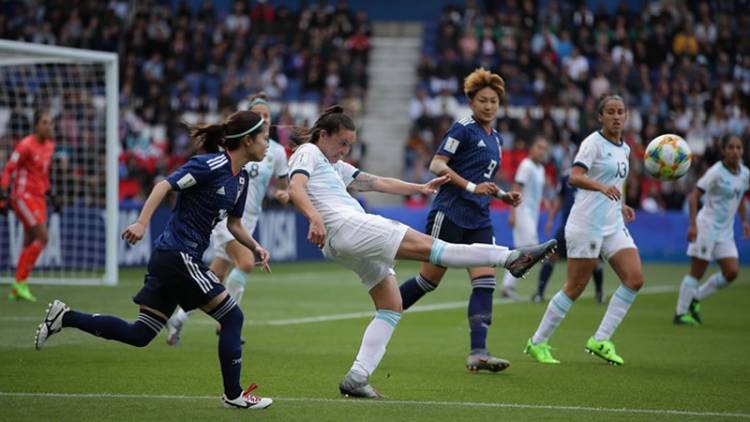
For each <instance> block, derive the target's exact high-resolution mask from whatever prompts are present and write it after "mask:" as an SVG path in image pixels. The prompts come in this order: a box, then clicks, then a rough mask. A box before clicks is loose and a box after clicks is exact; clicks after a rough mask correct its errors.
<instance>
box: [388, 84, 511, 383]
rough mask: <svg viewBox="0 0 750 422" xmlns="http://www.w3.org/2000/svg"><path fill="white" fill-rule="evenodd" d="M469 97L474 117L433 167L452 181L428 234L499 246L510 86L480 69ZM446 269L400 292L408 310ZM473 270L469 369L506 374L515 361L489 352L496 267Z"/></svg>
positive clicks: (451, 135) (423, 275)
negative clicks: (493, 214) (496, 224)
mask: <svg viewBox="0 0 750 422" xmlns="http://www.w3.org/2000/svg"><path fill="white" fill-rule="evenodd" d="M464 94H465V95H466V97H467V98H468V99H469V107H471V111H472V115H471V117H467V118H465V119H462V120H459V121H457V122H455V123H453V126H451V128H450V129H449V130H448V132H447V133H446V134H445V137H444V139H443V142H442V143H441V144H440V146H439V147H438V149H437V152H436V153H435V156H434V157H433V158H432V162H431V163H430V170H431V171H432V172H433V173H435V174H436V175H439V176H443V175H448V176H450V183H449V184H446V185H444V186H442V187H441V188H440V191H439V192H438V194H437V196H436V197H435V201H433V203H432V209H431V210H430V213H429V215H428V216H427V228H426V230H425V233H429V234H430V235H431V236H432V237H434V238H435V239H440V240H443V241H446V242H452V243H459V244H471V243H484V244H488V245H494V243H495V236H494V230H493V228H492V221H491V220H490V197H492V196H498V194H499V189H498V187H497V186H496V185H495V182H494V180H495V173H497V169H498V167H499V165H500V162H501V160H502V149H501V147H502V143H503V140H502V138H501V137H500V134H498V133H497V131H496V130H495V129H494V128H493V126H494V124H495V119H496V118H497V109H498V107H499V105H500V99H501V98H503V96H504V94H505V82H504V81H503V79H502V78H501V77H500V75H497V74H494V73H491V72H489V71H487V70H485V69H477V70H475V71H474V72H472V73H471V74H470V75H469V76H467V77H466V79H465V80H464ZM501 198H502V199H503V200H504V201H505V202H506V203H509V204H511V205H514V206H515V205H518V203H519V202H520V201H521V195H520V194H519V193H517V192H512V193H508V194H505V193H503V195H502V196H501ZM446 271H447V268H446V267H444V266H440V265H436V264H433V263H431V262H424V263H422V266H421V267H420V269H419V274H417V276H416V277H412V278H410V279H409V280H407V281H405V282H404V283H403V284H402V285H401V287H400V288H399V290H400V291H401V298H402V300H403V308H404V309H409V308H410V307H411V306H412V305H413V304H414V303H416V302H417V301H418V300H419V299H421V298H422V297H423V296H424V295H425V294H427V293H429V292H431V291H433V290H435V289H436V288H437V286H438V285H440V282H441V281H442V279H443V276H444V275H445V272H446ZM467 271H468V275H469V280H470V281H471V287H472V289H471V296H469V304H468V309H467V317H468V320H469V337H470V349H469V356H468V357H467V358H466V367H467V368H468V369H469V370H470V371H478V370H488V371H492V372H498V371H502V370H504V369H505V368H507V367H508V366H509V365H510V362H508V361H507V360H505V359H501V358H497V357H495V356H493V355H492V354H491V353H490V352H489V351H488V349H487V332H488V330H489V326H490V324H492V295H493V293H494V291H495V269H494V268H493V267H492V266H482V267H470V268H467Z"/></svg>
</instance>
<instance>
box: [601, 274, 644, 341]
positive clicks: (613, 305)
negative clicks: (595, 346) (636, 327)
mask: <svg viewBox="0 0 750 422" xmlns="http://www.w3.org/2000/svg"><path fill="white" fill-rule="evenodd" d="M637 294H638V292H637V291H635V290H633V289H629V288H627V287H625V286H624V285H620V287H618V288H617V290H615V294H613V295H612V298H611V299H610V300H609V306H607V312H606V313H605V314H604V318H602V322H601V324H599V328H598V329H597V330H596V333H595V334H594V339H595V340H596V341H604V340H609V339H610V337H612V334H614V332H615V330H616V329H617V326H619V325H620V323H621V322H622V319H623V318H625V315H626V314H627V313H628V310H629V309H630V305H632V304H633V302H634V301H635V297H636V295H637Z"/></svg>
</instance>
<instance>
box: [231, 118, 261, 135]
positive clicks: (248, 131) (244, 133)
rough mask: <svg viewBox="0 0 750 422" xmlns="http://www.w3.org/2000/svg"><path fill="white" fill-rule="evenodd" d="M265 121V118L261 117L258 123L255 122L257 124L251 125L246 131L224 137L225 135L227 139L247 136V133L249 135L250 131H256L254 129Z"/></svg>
mask: <svg viewBox="0 0 750 422" xmlns="http://www.w3.org/2000/svg"><path fill="white" fill-rule="evenodd" d="M263 123H265V122H264V121H263V119H260V121H259V122H258V123H256V124H255V126H253V127H251V128H250V129H248V130H246V131H244V132H242V133H238V134H236V135H224V137H225V138H226V139H233V138H239V137H242V136H245V135H247V134H248V133H250V132H252V131H254V130H255V129H257V128H259V127H260V125H262V124H263Z"/></svg>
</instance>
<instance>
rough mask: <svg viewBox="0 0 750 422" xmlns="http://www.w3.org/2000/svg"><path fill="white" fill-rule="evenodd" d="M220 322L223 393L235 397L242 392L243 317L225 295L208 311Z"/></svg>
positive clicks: (229, 297) (235, 305)
mask: <svg viewBox="0 0 750 422" xmlns="http://www.w3.org/2000/svg"><path fill="white" fill-rule="evenodd" d="M209 314H210V315H211V316H212V317H213V318H214V319H215V320H216V321H218V322H219V324H221V332H220V333H219V364H220V365H221V377H222V379H223V380H224V395H225V396H227V398H228V399H230V400H231V399H236V398H237V397H239V395H240V394H241V393H242V386H241V385H240V374H241V372H242V340H241V338H242V323H243V322H244V319H245V317H244V316H243V315H242V311H241V310H240V308H239V306H237V302H235V301H234V299H232V297H231V296H229V295H227V297H226V298H225V299H224V300H223V301H222V302H221V303H220V304H219V305H217V306H216V308H214V309H213V310H212V311H211V312H210V313H209Z"/></svg>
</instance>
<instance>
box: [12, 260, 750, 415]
mask: <svg viewBox="0 0 750 422" xmlns="http://www.w3.org/2000/svg"><path fill="white" fill-rule="evenodd" d="M416 270H417V266H416V265H414V264H404V263H400V264H399V266H398V267H397V271H398V273H399V280H404V279H405V278H407V277H409V276H411V275H412V274H414V273H415V271H416ZM685 270H686V267H685V266H677V265H655V264H650V265H647V266H646V268H645V273H646V287H645V288H644V291H642V293H641V294H640V295H639V297H638V299H637V300H636V303H635V305H634V306H633V308H632V309H631V311H630V314H629V315H628V317H627V318H626V319H625V321H624V322H623V324H622V325H621V326H620V328H619V329H618V331H617V332H616V334H615V336H614V340H615V342H616V344H617V346H618V349H617V350H618V352H619V354H620V355H621V356H623V357H624V359H625V365H624V366H622V367H612V366H609V365H607V364H605V363H604V362H603V361H600V360H598V359H596V358H594V357H591V356H589V355H587V354H585V353H584V352H583V349H584V344H585V341H586V339H587V338H588V337H589V336H590V335H592V334H593V332H594V331H595V329H596V327H597V325H598V323H599V321H600V319H601V317H602V315H603V314H604V311H605V306H603V305H599V304H596V303H595V301H594V300H593V298H592V297H591V295H590V294H589V295H586V294H585V296H584V297H582V298H581V299H580V300H579V301H578V302H577V303H576V305H575V306H574V307H573V309H572V311H571V312H570V314H569V315H568V317H567V319H566V320H565V321H564V322H563V324H562V326H561V327H560V329H559V330H558V331H557V333H556V334H555V336H554V337H553V338H552V340H551V342H550V343H551V344H552V345H553V346H554V347H555V348H556V350H555V351H554V353H555V356H556V357H557V358H558V359H560V360H561V361H562V364H561V365H558V366H545V365H542V364H538V363H535V362H533V361H532V360H531V359H530V358H529V357H527V356H525V355H524V354H523V353H522V349H523V347H524V345H525V342H526V339H527V338H528V337H529V336H530V335H531V334H532V333H533V331H534V330H535V329H536V326H537V324H538V322H539V320H540V318H541V316H542V313H543V312H544V309H545V305H539V304H533V303H530V302H523V303H506V302H503V301H501V300H497V304H496V305H495V308H494V321H493V325H492V328H491V330H490V336H489V345H490V349H491V350H492V352H493V353H495V354H496V355H499V356H502V357H505V358H507V359H509V360H510V361H511V362H512V366H511V367H510V368H509V369H508V370H507V371H505V372H501V373H498V374H489V373H480V374H472V373H469V372H468V371H466V369H465V368H464V366H463V365H464V359H465V357H466V353H467V351H468V328H467V322H466V316H465V314H466V306H465V304H466V300H467V298H468V294H469V290H470V289H469V283H468V281H467V276H466V273H465V272H464V271H458V270H452V271H450V272H449V273H448V275H447V278H446V279H445V280H444V281H443V283H442V284H441V287H440V288H439V289H438V290H437V291H436V292H434V293H432V294H430V295H429V296H428V297H426V298H425V299H424V300H423V301H422V302H420V303H419V305H420V306H419V307H418V308H417V309H414V310H413V311H409V312H407V313H406V314H405V315H404V317H403V319H402V320H401V323H400V325H399V326H398V329H397V330H396V332H395V334H394V336H393V339H392V341H391V343H390V346H389V349H388V352H387V353H386V355H385V358H384V360H383V362H382V363H381V365H380V367H379V368H378V370H377V371H376V372H375V374H374V375H373V376H372V378H371V382H372V384H373V385H374V386H375V387H376V388H378V389H379V390H380V391H381V392H383V393H384V394H385V395H386V396H387V399H385V400H379V401H363V400H352V399H344V398H342V397H341V396H340V395H339V394H338V389H337V385H338V381H339V380H340V378H341V376H342V375H343V374H344V373H345V372H346V371H347V370H348V368H349V366H350V365H351V362H352V360H353V358H354V355H355V354H356V351H357V348H358V346H359V341H360V339H361V335H362V332H363V331H364V329H365V326H366V324H367V322H368V320H369V318H370V315H372V305H371V303H370V300H369V297H368V296H367V294H366V293H365V291H364V289H363V288H362V287H361V286H360V285H359V283H358V281H356V279H355V277H354V275H353V274H352V273H350V272H348V271H347V270H346V269H344V268H343V267H339V266H336V265H334V264H329V263H319V264H287V265H276V266H274V272H273V274H270V275H267V274H258V275H257V276H255V277H254V278H253V280H252V281H251V282H250V283H248V286H247V289H246V295H245V299H244V301H243V303H242V309H243V311H244V313H245V321H246V326H245V328H244V331H243V334H244V337H245V339H246V340H247V344H246V345H245V349H244V356H243V359H244V366H243V383H244V384H245V385H247V384H250V383H251V382H256V383H258V384H260V385H261V388H260V389H259V390H258V392H259V394H260V395H265V396H269V397H272V398H274V399H275V400H276V401H275V403H274V405H273V406H272V407H271V408H270V409H267V410H264V411H261V412H252V413H253V414H252V415H245V414H242V413H241V411H236V410H229V409H224V408H222V407H221V405H220V401H219V397H220V395H221V390H222V387H221V379H220V375H219V365H218V360H217V356H216V341H217V340H216V335H215V334H214V324H213V321H212V320H211V319H209V318H208V317H207V316H205V315H202V314H201V315H194V317H193V318H192V319H191V320H190V321H189V322H188V326H187V327H186V328H185V331H184V333H183V336H182V343H181V344H180V345H179V346H178V347H169V346H167V345H166V343H165V338H166V335H165V334H164V333H162V334H161V335H160V336H159V337H157V338H156V339H155V340H154V341H153V342H152V343H151V344H150V345H149V346H148V347H146V348H144V349H136V348H132V347H130V346H126V345H122V344H119V343H115V342H111V341H105V340H102V339H100V338H96V337H92V336H89V335H88V334H85V333H81V332H78V331H76V330H73V329H69V330H65V331H63V332H62V333H60V334H58V335H56V336H54V337H53V338H51V339H50V341H49V342H48V343H47V345H46V347H45V348H44V350H42V351H40V352H37V351H35V350H34V348H33V344H32V343H33V337H34V331H35V328H36V325H37V324H38V322H39V320H40V319H41V318H42V316H43V313H44V310H45V308H46V305H47V302H48V301H50V300H51V299H53V298H60V299H62V300H64V301H65V302H66V303H68V304H69V305H71V306H72V307H74V308H78V309H80V310H85V311H89V312H98V313H110V314H116V315H119V316H123V317H125V318H127V319H130V320H132V319H134V318H135V316H136V314H137V308H136V307H135V305H133V304H132V302H131V301H130V298H131V296H132V295H133V294H134V293H135V292H136V291H137V290H138V289H139V286H140V285H141V283H142V276H143V272H142V270H124V271H122V272H121V278H120V284H119V285H118V286H116V287H73V286H35V287H34V289H33V291H34V293H35V294H36V295H37V297H38V298H39V299H40V301H39V302H38V303H35V304H30V303H14V302H8V301H6V300H5V299H4V296H3V298H2V300H1V301H0V420H2V421H21V420H34V421H37V420H39V421H41V420H55V421H58V420H75V421H80V420H136V419H139V420H207V419H211V420H213V421H219V420H235V419H236V418H238V417H246V418H250V417H252V418H257V419H258V420H282V421H292V420H330V421H339V420H356V421H368V420H388V421H390V420H404V421H415V420H425V421H428V420H429V421H434V420H452V421H457V420H472V421H476V420H500V419H503V420H531V419H533V420H554V421H558V420H575V421H580V420H597V421H601V420H607V421H609V420H659V421H661V420H680V421H682V420H702V419H716V418H719V419H749V418H750V397H749V396H748V393H750V365H748V363H747V361H745V358H746V357H748V356H750V337H749V336H748V333H750V313H749V312H748V311H747V310H748V308H750V283H748V282H747V274H750V268H747V267H745V268H743V269H742V272H741V275H740V279H741V280H742V279H743V277H744V281H739V282H737V283H735V285H733V286H731V287H730V288H729V289H727V290H723V291H721V292H719V293H718V294H716V295H715V296H712V297H711V298H710V299H708V300H706V301H705V302H704V304H703V316H704V325H703V326H702V327H699V328H688V327H676V326H673V325H672V324H671V319H672V314H673V312H674V304H675V300H676V290H677V286H678V283H679V281H680V279H681V278H682V275H683V273H684V271H685ZM714 270H715V268H711V269H710V271H714ZM564 272H565V269H564V265H558V267H557V268H556V270H555V274H554V276H553V280H552V281H551V282H550V287H549V288H548V296H551V295H552V294H554V292H555V291H556V290H557V289H558V288H559V287H560V286H561V284H562V280H563V276H564ZM500 277H502V275H501V274H500V275H499V278H500ZM535 284H536V272H533V273H532V274H531V275H530V276H529V279H527V280H525V281H523V282H521V284H520V287H521V291H522V293H523V296H524V297H528V296H529V295H530V293H531V291H532V288H533V287H534V286H535ZM616 284H617V283H616V278H615V277H614V274H613V273H612V272H611V270H608V271H607V273H606V276H605V285H606V287H607V291H608V292H611V291H613V290H614V288H615V287H616ZM6 288H7V286H3V292H2V293H3V295H4V294H5V289H6ZM589 293H590V291H589Z"/></svg>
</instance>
